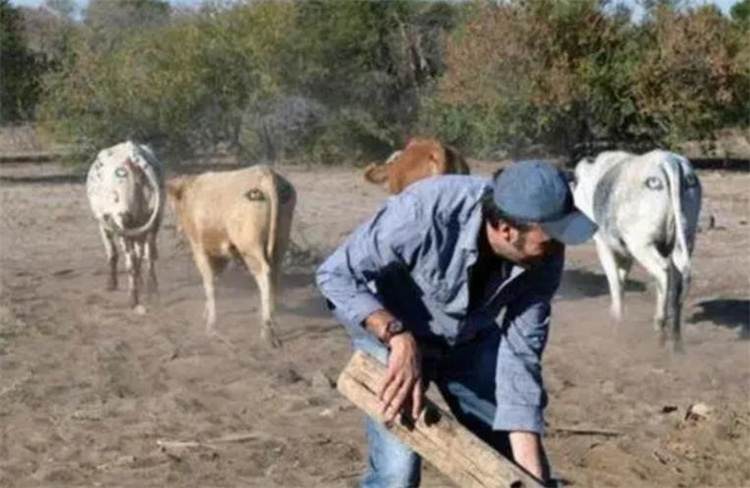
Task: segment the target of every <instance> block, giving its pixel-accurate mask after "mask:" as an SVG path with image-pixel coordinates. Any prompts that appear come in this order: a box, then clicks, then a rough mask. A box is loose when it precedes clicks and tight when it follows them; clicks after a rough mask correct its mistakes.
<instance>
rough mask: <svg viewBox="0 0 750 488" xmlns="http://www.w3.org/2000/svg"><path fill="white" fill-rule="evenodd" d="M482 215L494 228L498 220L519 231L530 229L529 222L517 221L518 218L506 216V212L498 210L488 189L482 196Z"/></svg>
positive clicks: (498, 222)
mask: <svg viewBox="0 0 750 488" xmlns="http://www.w3.org/2000/svg"><path fill="white" fill-rule="evenodd" d="M482 215H484V219H485V220H486V221H487V222H489V223H490V225H491V226H492V227H494V228H497V227H498V226H499V225H500V222H505V223H506V224H508V225H510V226H511V227H514V228H516V229H518V230H519V231H521V232H526V231H527V230H529V229H531V224H528V223H525V222H519V221H518V220H516V219H514V218H513V217H510V216H508V214H506V213H505V212H503V211H502V210H500V208H499V207H498V206H497V204H495V199H494V197H493V195H492V191H488V192H487V193H485V194H484V196H483V197H482Z"/></svg>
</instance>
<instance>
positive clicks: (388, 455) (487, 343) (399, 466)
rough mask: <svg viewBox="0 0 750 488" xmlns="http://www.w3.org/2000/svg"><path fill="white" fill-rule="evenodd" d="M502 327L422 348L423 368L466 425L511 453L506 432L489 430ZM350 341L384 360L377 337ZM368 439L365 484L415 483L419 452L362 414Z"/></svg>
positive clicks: (396, 486) (382, 487)
mask: <svg viewBox="0 0 750 488" xmlns="http://www.w3.org/2000/svg"><path fill="white" fill-rule="evenodd" d="M499 340H500V329H499V328H494V329H493V330H491V331H488V332H487V333H485V334H483V335H482V336H481V337H479V338H477V339H476V340H474V341H472V342H470V343H467V344H461V345H457V346H454V347H447V346H439V347H428V348H425V349H422V356H423V357H422V359H423V365H422V374H423V376H424V378H425V380H426V382H428V383H434V384H435V385H436V386H437V387H438V389H439V391H440V393H441V394H442V395H443V398H445V401H446V403H447V404H448V406H449V407H450V409H451V412H452V413H453V415H455V416H456V418H457V419H458V421H459V422H460V423H461V424H463V425H464V426H465V427H466V428H468V429H469V430H470V431H472V432H473V433H474V434H475V435H477V436H478V437H479V438H481V439H482V440H483V441H485V442H486V443H487V444H489V445H490V446H492V447H493V448H495V449H496V450H498V451H499V452H500V453H502V454H503V455H505V456H510V455H511V451H510V444H509V440H508V434H507V432H502V431H493V430H492V422H493V419H494V417H495V408H496V407H495V366H496V362H497V351H498V342H499ZM354 347H355V348H357V349H360V350H362V351H364V352H367V353H368V354H370V355H371V356H373V357H374V358H375V359H377V360H378V361H380V362H382V363H383V364H386V362H387V360H388V350H387V349H386V348H385V347H384V346H383V345H382V344H380V343H379V342H377V341H376V340H375V339H371V338H369V337H361V338H357V339H355V340H354ZM365 430H366V434H367V442H368V460H367V465H368V469H367V473H366V474H365V477H364V479H363V480H362V487H363V488H412V487H417V486H419V482H420V473H421V458H420V457H419V455H418V454H416V453H415V452H414V451H412V450H411V449H410V448H409V447H408V446H407V445H405V444H404V443H402V442H401V441H399V440H398V438H397V437H396V436H394V435H393V434H391V433H390V432H389V431H388V430H387V429H386V428H385V427H384V426H383V424H381V423H380V422H378V421H377V420H375V419H373V418H371V417H368V418H367V419H366V420H365Z"/></svg>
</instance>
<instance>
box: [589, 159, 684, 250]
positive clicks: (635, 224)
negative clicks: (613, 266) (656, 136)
mask: <svg viewBox="0 0 750 488" xmlns="http://www.w3.org/2000/svg"><path fill="white" fill-rule="evenodd" d="M669 188H670V184H669V181H668V177H667V174H666V173H665V171H664V169H663V167H662V164H661V160H660V159H659V158H656V157H654V155H652V154H645V155H642V156H632V157H630V158H627V159H625V160H623V161H621V162H620V163H618V164H616V165H613V166H612V167H611V168H610V169H609V170H608V171H607V172H606V173H605V174H604V175H603V176H602V178H601V180H600V181H599V183H598V185H597V187H596V190H595V192H594V217H595V221H596V222H597V224H599V226H600V229H601V232H602V236H603V237H604V238H605V240H606V241H607V242H608V243H609V244H610V246H612V247H613V248H614V249H616V250H617V249H618V246H622V245H624V243H625V242H630V241H633V240H634V239H637V240H639V241H643V242H653V243H654V244H655V245H656V246H657V248H658V249H659V251H660V252H661V253H662V254H663V255H667V254H669V253H670V252H671V249H672V247H673V245H674V238H675V233H674V212H673V208H672V202H671V199H670V193H669ZM620 250H621V251H622V249H620Z"/></svg>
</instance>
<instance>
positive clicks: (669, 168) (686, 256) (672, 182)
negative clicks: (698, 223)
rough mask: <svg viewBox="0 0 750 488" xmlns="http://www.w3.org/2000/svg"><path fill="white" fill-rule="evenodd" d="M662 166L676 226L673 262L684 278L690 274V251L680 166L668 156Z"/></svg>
mask: <svg viewBox="0 0 750 488" xmlns="http://www.w3.org/2000/svg"><path fill="white" fill-rule="evenodd" d="M661 166H662V168H663V169H664V172H665V173H666V175H667V180H668V182H669V196H670V200H671V202H672V213H673V217H674V224H675V248H674V250H673V251H672V262H673V263H674V265H675V267H676V268H677V269H678V270H679V271H680V273H681V274H683V276H684V275H685V274H686V273H689V272H690V249H689V248H688V244H687V233H686V229H685V225H686V224H685V219H684V217H683V212H682V198H681V194H682V182H681V171H680V164H679V162H677V161H675V160H674V158H673V157H670V156H667V157H665V158H664V159H663V160H662V163H661Z"/></svg>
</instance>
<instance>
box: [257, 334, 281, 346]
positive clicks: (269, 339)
mask: <svg viewBox="0 0 750 488" xmlns="http://www.w3.org/2000/svg"><path fill="white" fill-rule="evenodd" d="M260 336H261V338H262V339H263V340H264V341H265V342H266V343H267V344H268V345H269V346H271V347H273V348H274V349H278V348H280V347H281V340H279V338H278V337H277V336H276V333H275V332H274V331H273V330H271V329H263V331H262V332H261V333H260Z"/></svg>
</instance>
